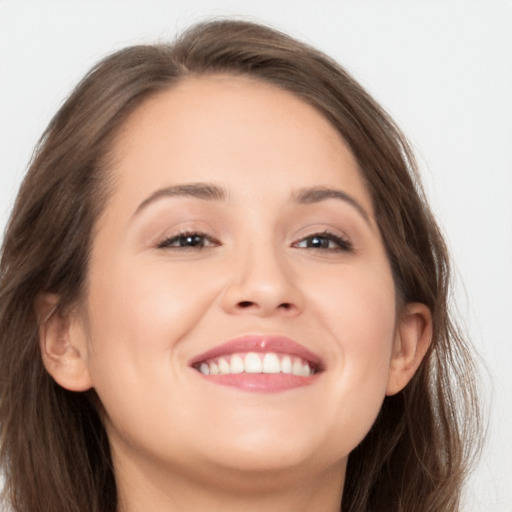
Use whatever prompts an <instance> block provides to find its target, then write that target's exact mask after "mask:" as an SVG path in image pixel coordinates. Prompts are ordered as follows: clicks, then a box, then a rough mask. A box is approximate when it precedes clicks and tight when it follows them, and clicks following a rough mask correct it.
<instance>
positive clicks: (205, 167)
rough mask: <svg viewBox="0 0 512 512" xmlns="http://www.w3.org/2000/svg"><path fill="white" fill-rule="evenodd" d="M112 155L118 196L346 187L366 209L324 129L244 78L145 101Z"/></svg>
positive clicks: (220, 79) (347, 157)
mask: <svg viewBox="0 0 512 512" xmlns="http://www.w3.org/2000/svg"><path fill="white" fill-rule="evenodd" d="M114 155H115V157H116V158H115V159H114V160H115V162H116V164H115V166H114V169H112V171H113V173H114V175H115V177H116V178H117V179H116V182H117V183H118V185H119V189H124V192H123V193H126V194H132V195H138V196H140V194H142V193H143V191H145V192H147V193H149V192H151V189H155V188H158V187H161V186H164V185H165V186H169V185H173V184H177V183H178V184H179V183H185V182H196V181H208V182H214V183H217V182H220V183H221V184H225V185H226V186H227V188H231V187H233V188H235V189H236V188H237V187H238V188H242V189H243V188H246V189H247V188H248V187H249V188H253V189H254V188H255V185H257V184H259V183H263V184H266V185H267V190H269V191H270V190H277V189H282V188H286V187H288V188H294V187H297V188H300V187H308V186H318V185H325V186H334V187H341V188H344V189H346V188H349V189H350V190H351V192H352V193H356V195H359V196H360V199H362V200H363V203H365V202H366V206H367V207H368V209H369V210H371V201H370V198H369V195H368V193H367V191H366V187H365V186H364V184H363V180H362V179H361V176H360V172H359V169H358V165H357V162H356V160H355V158H354V156H353V154H352V152H351V151H350V149H349V148H348V146H347V144H346V143H345V141H344V140H343V139H342V138H341V136H340V135H339V133H338V132H337V131H336V130H335V128H334V127H333V126H332V125H331V123H330V122H329V121H328V120H327V119H326V118H325V117H324V116H322V115H321V114H320V113H319V112H318V111H317V110H316V109H315V108H314V107H312V106H311V105H309V104H307V103H306V102H305V101H304V100H302V99H300V98H299V97H297V96H295V95H294V94H292V93H290V92H288V91H285V90H283V89H280V88H279V87H277V86H275V85H273V84H268V83H265V82H262V81H258V80H255V79H251V78H248V77H234V76H229V75H210V76H203V77H194V78H187V79H184V80H183V81H181V82H180V83H178V84H177V85H175V86H174V87H172V88H170V89H168V90H166V91H163V92H161V93H159V94H157V95H156V96H154V97H152V98H150V99H149V100H147V101H146V102H145V103H143V104H142V105H141V106H140V107H139V108H138V109H137V110H136V111H135V112H134V113H133V114H132V115H131V116H130V117H129V118H128V120H127V121H126V122H125V125H124V126H123V129H122V130H121V132H120V134H119V136H118V137H117V140H116V143H115V145H114ZM134 200H135V198H134Z"/></svg>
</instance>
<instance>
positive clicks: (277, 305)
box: [225, 240, 301, 315]
mask: <svg viewBox="0 0 512 512" xmlns="http://www.w3.org/2000/svg"><path fill="white" fill-rule="evenodd" d="M233 260H234V261H233V262H232V270H231V275H230V282H229V284H228V288H227V290H226V293H225V306H226V307H227V308H228V309H230V311H252V312H257V313H258V314H260V315H262V314H271V313H272V312H274V311H287V312H288V313H289V312H291V311H298V310H299V309H300V307H301V300H300V293H299V291H298V289H297V283H296V280H295V279H294V278H293V270H292V268H291V266H290V264H289V263H288V262H287V259H286V255H285V254H284V251H283V250H281V249H280V248H279V247H277V246H276V245H275V244H273V243H272V242H271V241H270V240H267V241H264V242H263V241H261V240H259V241H257V240H252V241H246V242H245V243H244V244H241V245H240V246H239V247H238V250H237V251H235V253H234V255H233Z"/></svg>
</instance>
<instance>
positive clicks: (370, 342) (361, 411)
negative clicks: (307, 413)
mask: <svg viewBox="0 0 512 512" xmlns="http://www.w3.org/2000/svg"><path fill="white" fill-rule="evenodd" d="M317 277H318V276H317ZM317 282H318V279H317ZM323 284H324V286H323V287H322V290H321V289H320V288H317V293H316V295H315V296H314V297H313V301H314V307H315V314H316V315H317V317H318V318H321V323H322V325H323V327H324V328H325V331H326V332H327V333H328V336H330V350H331V353H332V354H331V357H330V360H331V361H333V365H334V368H333V377H332V378H333V380H334V383H333V388H332V389H333V390H334V391H333V395H332V397H330V398H329V400H330V402H331V403H332V405H333V414H334V415H336V416H337V417H339V418H345V419H348V420H349V422H351V425H349V426H348V428H349V429H350V428H352V425H357V426H358V427H357V428H358V429H359V430H360V431H361V434H360V437H361V438H362V436H364V434H365V433H366V431H367V430H368V429H369V428H370V427H371V425H372V423H373V421H374V420H375V418H376V416H377V414H378V411H379V410H380V407H381V404H382V401H383V399H384V396H385V392H386V386H387V382H388V376H389V365H390V360H391V354H392V350H393V344H394V341H395V334H396V333H395V322H396V306H395V289H394V284H393V281H392V278H391V275H390V273H389V274H388V272H379V273H377V274H376V273H373V272H368V273H366V272H358V271H357V269H356V270H354V271H352V270H350V271H346V272H344V273H343V276H342V277H341V276H340V278H339V279H332V277H331V279H325V281H324V283H323ZM341 430H344V431H345V432H346V431H347V430H346V429H341Z"/></svg>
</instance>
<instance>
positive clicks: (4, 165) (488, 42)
mask: <svg viewBox="0 0 512 512" xmlns="http://www.w3.org/2000/svg"><path fill="white" fill-rule="evenodd" d="M211 15H214V16H221V15H243V16H246V17H247V16H249V17H250V18H252V19H256V20H261V21H265V22H267V23H271V24H273V25H274V26H276V27H278V28H281V29H283V30H285V31H287V32H289V33H291V34H292V35H295V36H297V37H299V38H301V39H304V40H306V41H308V42H310V43H312V44H313V45H314V46H317V47H319V48H320V49H322V50H324V51H326V52H327V53H328V54H330V55H332V56H333V57H334V58H336V59H337V60H338V61H340V62H341V63H342V64H343V65H345V66H346V67H347V68H348V69H349V70H350V71H351V72H352V73H353V74H354V75H355V76H356V78H357V79H359V80H360V81H361V82H362V83H363V84H364V85H365V86H366V87H367V88H368V89H369V91H370V92H371V93H373V95H374V96H375V97H376V98H377V99H378V100H379V101H380V102H381V103H382V104H383V105H384V106H385V107H386V108H387V109H388V110H389V111H390V112H391V114H392V116H394V117H395V119H396V120H397V121H398V123H399V124H400V125H401V126H402V128H403V129H404V131H405V132H406V134H408V136H409V137H410V139H411V140H412V142H413V145H414V147H415V148H416V150H417V153H418V156H419V160H420V165H421V168H422V172H423V175H424V180H425V185H426V187H427V190H428V193H429V195H430V198H431V201H432V204H433V207H434V210H435V211H436V213H437V215H438V217H439V220H440V223H441V225H442V227H443V229H444V231H445V233H446V236H447V238H448V243H449V246H450V248H451V250H452V252H453V255H454V262H455V266H456V271H457V286H456V293H455V295H456V299H457V302H458V305H459V310H460V316H461V317H462V320H463V323H464V324H465V325H466V326H467V328H468V329H469V331H470V333H471V336H472V338H473V341H474V343H475V345H476V347H477V349H478V351H479V352H480V354H481V356H482V359H483V361H484V364H485V367H486V368H487V370H483V371H482V373H483V375H482V393H483V396H484V399H485V403H486V404H487V410H488V413H489V416H490V421H489V432H488V435H487V443H486V447H485V450H484V452H483V456H482V459H481V461H480V464H479V466H478V468H477V470H476V472H475V474H474V476H473V478H472V480H471V481H470V484H469V486H468V491H467V503H466V505H465V508H464V510H465V511H467V512H512V469H511V468H510V461H511V460H512V335H511V333H510V327H509V325H510V321H511V317H512V1H510V0H509V1H505V0H480V1H471V0H459V1H455V0H445V1H441V0H438V1H435V0H434V1H427V0H402V1H398V0H375V1H371V0H351V1H347V0H345V1H344V0H332V1H329V0H315V1H314V2H313V1H308V2H302V3H300V2H299V1H298V0H271V1H269V0H245V1H238V2H236V1H228V0H218V1H207V0H203V1H200V0H188V1H185V0H180V1H176V0H167V1H166V0H145V1H137V2H136V1H126V0H125V1H114V0H106V1H105V0H103V1H99V0H92V1H91V0H89V1H87V2H85V1H83V2H80V1H77V0H60V1H58V0H32V1H29V0H0V228H2V229H3V226H4V225H5V223H6V221H7V216H8V212H9V210H10V208H11V206H12V201H13V199H14V196H15V193H16V189H17V187H18V185H19V181H20V179H21V177H22V175H23V173H24V170H25V168H26V165H27V163H28V160H29V158H30V155H31V152H32V149H33V147H34V145H35V143H36V141H37V139H38V137H39V135H40V134H41V132H42V131H43V129H44V127H45V126H46V124H47V123H48V121H49V120H50V117H51V116H52V114H53V113H55V111H56V110H57V108H58V106H59V105H60V104H61V102H62V101H63V99H64V97H65V96H66V95H67V94H68V93H69V91H70V90H71V88H72V86H73V85H74V84H75V83H76V82H77V81H78V80H79V78H81V76H82V75H83V74H84V73H85V72H86V71H87V70H88V69H89V68H90V67H91V66H92V65H93V64H94V63H95V62H96V61H97V60H98V59H99V58H100V57H102V56H104V55H106V54H107V53H110V52H112V51H113V50H115V49H118V48H121V47H123V46H125V45H127V44H133V43H141V42H151V41H155V40H157V39H160V40H166V39H169V38H170V37H172V35H173V34H175V33H176V31H177V30H179V29H182V28H184V27H186V26H188V25H190V24H191V23H193V22H196V21H199V20H201V19H203V18H205V17H207V16H211ZM411 512H413V511H411Z"/></svg>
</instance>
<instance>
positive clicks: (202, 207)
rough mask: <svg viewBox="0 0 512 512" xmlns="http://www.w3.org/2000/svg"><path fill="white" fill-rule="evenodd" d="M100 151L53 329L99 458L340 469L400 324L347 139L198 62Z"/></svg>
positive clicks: (272, 95)
mask: <svg viewBox="0 0 512 512" xmlns="http://www.w3.org/2000/svg"><path fill="white" fill-rule="evenodd" d="M114 155H115V158H114V164H113V168H112V173H113V175H114V178H115V181H114V190H113V193H112V195H111V197H110V199H109V201H108V202H107V205H106V207H105V210H104V212H103V214H102V215H101V217H100V218H99V220H98V223H97V226H96V230H95V238H94V240H93V246H92V254H91V260H90V266H89V274H88V288H87V290H88V293H87V297H86V300H85V303H84V305H83V308H82V314H81V317H80V322H77V324H76V325H75V327H74V330H73V335H72V337H73V339H74V340H76V343H77V344H78V345H80V344H81V345H80V347H81V348H80V353H81V355H82V357H83V359H84V360H85V362H86V366H87V372H88V375H89V379H90V385H91V386H93V387H94V388H95V390H96V392H97V394H98V395H99V398H100V400H101V402H102V404H103V406H104V410H105V422H106V426H107V431H108V434H109V437H110V440H111V443H112V447H113V453H114V460H115V462H116V464H118V465H119V467H122V466H123V465H125V466H127V467H128V466H130V465H131V464H132V463H134V462H135V461H136V462H137V464H138V465H139V466H141V465H142V466H144V467H146V468H147V467H153V468H155V467H159V468H167V469H169V468H171V469H172V470H173V471H176V472H177V473H181V474H187V472H190V474H193V475H196V476H197V475H203V474H204V475H206V474H213V473H214V472H217V473H218V474H221V473H222V471H230V470H236V471H238V472H242V473H243V472H244V471H249V472H251V471H256V470H274V469H280V468H295V469H297V471H299V470H300V469H307V471H309V472H311V471H315V470H316V471H335V472H337V473H338V474H340V475H341V474H342V473H343V471H344V468H345V464H346V458H347V456H348V454H349V452H350V451H351V450H352V449H353V448H354V447H355V446H356V445H357V444H358V443H359V442H360V441H361V439H362V438H363V437H364V436H365V434H366V433H367V432H368V430H369V429H370V427H371V425H372V423H373V422H374V420H375V418H376V416H377V414H378V411H379V409H380V406H381V403H382V401H383V399H384V396H385V394H386V392H389V390H390V386H391V387H392V384H390V383H391V382H392V381H393V379H394V375H393V370H392V361H393V358H394V354H395V352H396V347H397V346H398V345H399V341H397V340H398V339H399V337H400V325H399V322H398V321H397V312H396V297H395V287H394V283H393V279H392V275H391V270H390V265H389V262H388V259H387V257H386V252H385V249H384V246H383V242H382V240H381V236H380V234H379V229H378V227H377V224H376V222H375V218H374V212H373V208H372V202H371V199H370V195H369V193H368V191H367V189H366V187H365V185H364V183H363V180H362V178H361V176H360V173H359V171H358V167H357V164H356V161H355V159H354V157H353V155H352V154H351V152H350V150H349V149H348V147H347V145H346V144H345V143H344V142H343V140H342V139H341V138H340V136H339V135H338V133H337V132H336V131H335V130H334V128H333V127H332V126H331V125H330V124H329V122H328V121H327V120H326V119H324V117H322V116H321V115H320V114H319V113H317V111H316V110H314V109H313V108H312V107H311V106H309V105H307V104H306V103H304V102H303V101H302V100H300V99H298V98H296V97H294V96H293V95H292V94H290V93H289V92H285V91H282V90H280V89H278V88H276V87H274V86H271V85H268V84H263V83H259V82H256V81H252V80H250V79H247V78H234V77H229V76H211V77H206V78H204V77H203V78H195V79H188V80H185V81H183V82H182V83H180V84H179V85H177V86H176V87H174V88H172V89H171V90H169V91H166V92H163V93H161V94H160V95H159V96H157V97H154V98H152V99H151V100H149V101H147V102H146V103H145V104H144V105H143V106H142V107H140V108H139V109H138V110H137V111H136V112H135V113H134V114H133V115H132V116H131V117H130V119H129V120H128V122H127V123H126V125H125V127H124V130H123V131H122V133H121V134H120V136H119V137H118V140H117V142H116V144H115V147H114ZM290 372H291V373H290Z"/></svg>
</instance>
